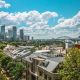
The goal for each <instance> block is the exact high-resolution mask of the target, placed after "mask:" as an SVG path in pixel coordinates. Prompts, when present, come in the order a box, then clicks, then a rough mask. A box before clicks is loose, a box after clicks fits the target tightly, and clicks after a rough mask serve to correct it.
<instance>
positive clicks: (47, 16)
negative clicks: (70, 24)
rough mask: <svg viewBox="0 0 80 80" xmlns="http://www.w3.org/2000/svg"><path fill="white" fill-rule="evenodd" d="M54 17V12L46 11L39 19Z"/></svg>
mask: <svg viewBox="0 0 80 80" xmlns="http://www.w3.org/2000/svg"><path fill="white" fill-rule="evenodd" d="M55 17H58V14H57V13H56V12H50V11H46V12H44V13H42V14H41V21H48V20H49V18H55Z"/></svg>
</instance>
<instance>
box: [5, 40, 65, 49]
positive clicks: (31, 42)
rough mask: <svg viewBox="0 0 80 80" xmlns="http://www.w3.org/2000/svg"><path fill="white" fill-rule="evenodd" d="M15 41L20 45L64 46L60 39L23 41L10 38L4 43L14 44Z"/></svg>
mask: <svg viewBox="0 0 80 80" xmlns="http://www.w3.org/2000/svg"><path fill="white" fill-rule="evenodd" d="M15 43H17V44H18V45H21V46H42V45H43V46H46V45H52V44H54V43H55V44H57V45H58V46H59V45H60V44H61V45H60V46H62V47H64V48H65V44H64V43H63V42H61V41H38V40H36V41H29V42H26V41H25V42H24V41H14V42H13V41H11V40H8V41H6V42H5V43H4V44H11V45H14V44H15Z"/></svg>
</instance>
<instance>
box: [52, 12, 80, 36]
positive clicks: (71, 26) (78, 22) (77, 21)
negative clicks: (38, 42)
mask: <svg viewBox="0 0 80 80" xmlns="http://www.w3.org/2000/svg"><path fill="white" fill-rule="evenodd" d="M79 27H80V11H79V12H78V14H77V15H75V16H74V17H73V18H69V19H65V20H64V22H61V23H59V24H58V25H56V26H54V27H53V29H54V31H55V33H56V34H57V33H58V32H61V31H64V29H66V30H68V31H69V32H73V33H76V32H77V31H78V28H79ZM66 35H67V34H66Z"/></svg>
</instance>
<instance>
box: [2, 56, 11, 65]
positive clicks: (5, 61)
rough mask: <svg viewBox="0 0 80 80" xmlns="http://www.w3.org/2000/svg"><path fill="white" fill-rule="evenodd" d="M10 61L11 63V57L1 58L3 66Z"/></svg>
mask: <svg viewBox="0 0 80 80" xmlns="http://www.w3.org/2000/svg"><path fill="white" fill-rule="evenodd" d="M9 61H10V57H9V56H6V55H5V56H2V57H1V62H2V65H7V64H8V62H9Z"/></svg>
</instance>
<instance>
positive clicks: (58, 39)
mask: <svg viewBox="0 0 80 80" xmlns="http://www.w3.org/2000/svg"><path fill="white" fill-rule="evenodd" d="M65 40H71V41H73V42H75V41H77V40H80V37H78V38H71V37H69V36H60V37H57V38H55V39H54V41H65Z"/></svg>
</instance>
